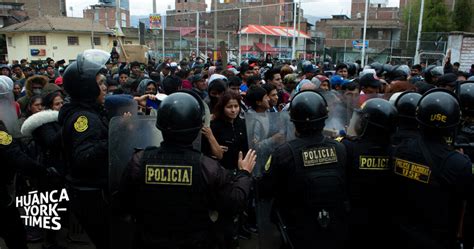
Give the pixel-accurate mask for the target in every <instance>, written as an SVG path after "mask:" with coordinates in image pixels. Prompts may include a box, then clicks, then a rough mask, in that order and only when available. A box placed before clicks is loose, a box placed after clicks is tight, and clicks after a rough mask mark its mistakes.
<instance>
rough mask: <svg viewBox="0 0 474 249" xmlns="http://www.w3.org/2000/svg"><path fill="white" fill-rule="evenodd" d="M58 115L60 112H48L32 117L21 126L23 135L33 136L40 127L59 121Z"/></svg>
mask: <svg viewBox="0 0 474 249" xmlns="http://www.w3.org/2000/svg"><path fill="white" fill-rule="evenodd" d="M58 114H59V112H58V111H54V110H46V111H41V112H38V113H35V114H33V115H31V116H30V117H29V118H27V119H26V120H25V122H24V123H23V125H22V126H21V134H23V136H27V137H29V136H31V134H33V132H34V131H35V130H36V129H37V128H38V127H41V126H42V125H44V124H47V123H51V122H56V121H58Z"/></svg>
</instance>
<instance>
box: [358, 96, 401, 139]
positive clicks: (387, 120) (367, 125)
mask: <svg viewBox="0 0 474 249" xmlns="http://www.w3.org/2000/svg"><path fill="white" fill-rule="evenodd" d="M397 116H398V112H397V109H395V107H394V106H393V105H392V104H390V102H388V101H387V100H385V99H380V98H372V99H369V100H367V101H365V102H364V103H363V104H362V105H361V108H360V109H358V110H355V111H354V114H353V119H352V120H351V123H352V122H353V125H354V129H355V132H356V135H357V136H359V137H362V136H371V135H374V136H381V135H385V134H388V135H390V133H391V132H393V131H394V130H395V127H396V124H397Z"/></svg>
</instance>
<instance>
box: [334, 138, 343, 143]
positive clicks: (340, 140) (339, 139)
mask: <svg viewBox="0 0 474 249" xmlns="http://www.w3.org/2000/svg"><path fill="white" fill-rule="evenodd" d="M334 140H336V141H338V142H339V143H341V142H342V140H344V137H336V138H335V139H334Z"/></svg>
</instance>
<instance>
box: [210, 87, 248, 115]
mask: <svg viewBox="0 0 474 249" xmlns="http://www.w3.org/2000/svg"><path fill="white" fill-rule="evenodd" d="M232 99H235V100H237V103H240V100H242V97H241V96H240V94H238V93H236V92H234V91H230V90H227V91H225V92H224V94H223V95H222V96H221V97H220V98H219V101H218V102H217V104H216V105H215V106H214V110H213V114H214V117H215V119H221V120H225V119H226V116H225V113H224V109H225V106H226V105H227V104H228V103H229V101H231V100H232ZM239 107H240V105H239Z"/></svg>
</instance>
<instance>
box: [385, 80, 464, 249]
mask: <svg viewBox="0 0 474 249" xmlns="http://www.w3.org/2000/svg"><path fill="white" fill-rule="evenodd" d="M416 120H417V121H418V124H419V125H420V128H421V129H420V132H421V135H420V137H419V138H416V139H412V140H407V141H404V142H403V143H402V144H400V145H399V146H398V147H397V148H395V151H394V153H393V172H394V185H393V186H392V189H393V190H394V194H393V196H392V199H393V200H394V208H395V209H394V210H393V211H392V214H393V216H394V217H393V218H394V219H393V222H394V224H396V225H397V226H398V238H397V240H396V242H397V243H398V245H397V247H398V248H431V249H437V248H455V243H456V235H457V233H458V227H459V226H460V217H461V209H462V203H463V200H465V199H466V198H468V197H469V196H470V195H472V189H471V187H472V186H471V184H472V183H471V177H472V173H471V161H470V160H469V158H468V157H467V156H465V155H463V154H461V153H459V152H458V151H456V150H454V149H453V148H452V147H451V146H449V141H451V139H452V135H453V133H454V131H455V129H456V126H457V125H458V124H459V121H460V106H459V102H458V100H457V97H456V96H455V95H454V94H453V93H452V92H450V91H448V90H446V89H433V90H430V91H428V92H426V93H425V94H424V95H423V96H422V97H421V99H420V101H419V103H418V109H417V112H416Z"/></svg>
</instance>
